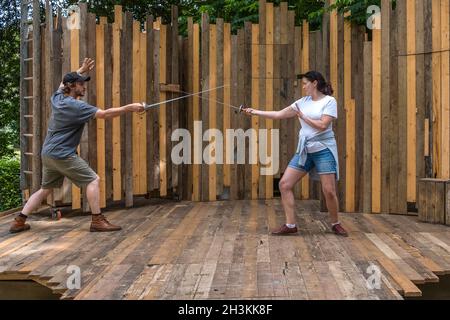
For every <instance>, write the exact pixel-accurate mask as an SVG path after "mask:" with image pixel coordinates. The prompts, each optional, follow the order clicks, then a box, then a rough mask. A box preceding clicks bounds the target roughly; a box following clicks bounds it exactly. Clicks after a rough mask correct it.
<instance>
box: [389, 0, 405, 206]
mask: <svg viewBox="0 0 450 320" xmlns="http://www.w3.org/2000/svg"><path fill="white" fill-rule="evenodd" d="M396 10H398V13H397V18H398V20H397V23H398V38H397V45H398V46H399V47H398V48H399V53H400V54H404V53H405V52H406V49H407V43H406V40H407V36H406V32H407V30H406V26H407V20H406V19H407V15H406V13H407V12H406V0H399V2H397V8H396ZM407 83H408V80H407V57H406V56H404V55H403V56H399V61H398V89H399V90H398V92H399V97H398V102H399V103H398V125H397V128H398V151H397V152H398V157H399V162H398V165H397V167H394V168H391V169H393V170H396V171H397V172H398V179H397V184H398V185H397V201H398V202H397V213H401V214H406V213H407V192H406V191H407V167H406V165H405V164H406V163H407V95H405V94H404V92H407V89H408V88H407ZM391 192H392V190H391Z"/></svg>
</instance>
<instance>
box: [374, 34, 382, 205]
mask: <svg viewBox="0 0 450 320" xmlns="http://www.w3.org/2000/svg"><path fill="white" fill-rule="evenodd" d="M372 37H373V38H372V63H373V64H372V212H373V213H380V212H381V179H380V177H381V101H380V98H381V31H380V30H373V31H372Z"/></svg>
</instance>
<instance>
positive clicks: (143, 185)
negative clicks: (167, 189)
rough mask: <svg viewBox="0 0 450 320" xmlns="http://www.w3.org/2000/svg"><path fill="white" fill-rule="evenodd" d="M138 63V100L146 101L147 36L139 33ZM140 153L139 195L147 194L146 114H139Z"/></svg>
mask: <svg viewBox="0 0 450 320" xmlns="http://www.w3.org/2000/svg"><path fill="white" fill-rule="evenodd" d="M139 59H140V62H141V73H140V77H141V81H140V82H141V83H140V94H139V97H140V100H139V101H147V72H146V71H147V61H148V54H147V34H146V33H143V32H141V33H140V57H139ZM139 116H140V117H141V118H140V124H141V127H140V132H139V135H140V139H141V140H140V144H141V145H140V152H139V172H140V173H141V175H140V176H139V193H140V194H141V195H144V194H147V189H148V188H147V183H148V181H147V171H148V170H147V114H145V113H144V114H140V115H139Z"/></svg>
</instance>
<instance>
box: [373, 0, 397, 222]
mask: <svg viewBox="0 0 450 320" xmlns="http://www.w3.org/2000/svg"><path fill="white" fill-rule="evenodd" d="M391 7H392V3H391V1H390V0H383V1H382V2H381V56H382V57H389V56H390V52H391V43H392V38H391V26H392V22H391V14H392V8H391ZM375 25H376V24H375ZM391 59H392V58H390V59H387V58H384V59H381V93H382V96H381V115H382V116H381V177H380V178H381V190H384V191H383V192H382V193H381V195H380V201H381V206H380V210H381V212H382V213H388V212H389V194H390V192H389V190H390V178H391V176H390V175H391V154H390V151H391V150H390V143H391V139H392V135H391V132H390V123H389V121H390V109H391V96H392V94H391V92H392V91H394V90H395V89H393V88H392V87H391V83H390V79H391V71H390V69H391ZM392 174H395V173H392Z"/></svg>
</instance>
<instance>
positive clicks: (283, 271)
mask: <svg viewBox="0 0 450 320" xmlns="http://www.w3.org/2000/svg"><path fill="white" fill-rule="evenodd" d="M295 214H296V218H297V221H298V224H299V233H298V234H297V235H292V236H288V237H276V236H272V235H270V229H272V228H275V227H278V226H279V225H281V224H282V223H283V222H284V213H283V207H282V205H281V201H280V199H273V200H249V201H244V200H242V201H222V202H213V203H199V202H187V201H182V202H170V201H167V200H156V199H154V200H150V201H149V202H148V203H144V204H141V205H139V206H138V207H136V208H131V209H127V210H123V209H116V210H109V211H108V212H107V213H106V216H107V217H108V219H109V220H110V221H111V222H113V223H117V224H119V225H121V226H122V227H123V230H121V231H120V232H116V233H90V232H89V224H90V217H89V216H88V215H82V214H76V213H75V214H74V213H71V214H69V215H63V218H62V219H61V220H59V221H54V220H51V219H50V217H49V215H46V214H42V213H41V214H38V215H36V216H32V217H31V218H30V224H31V227H32V229H31V230H30V231H28V232H25V233H22V234H16V235H11V234H9V233H8V228H9V224H10V220H11V219H12V216H9V217H2V218H1V219H0V280H12V279H14V280H25V279H31V280H34V281H36V282H38V283H41V284H43V285H45V286H47V287H49V288H50V289H52V290H53V291H54V292H56V293H60V294H61V295H62V299H130V300H135V299H182V300H184V299H186V300H192V299H293V300H303V299H333V300H336V299H337V300H341V299H364V300H366V299H367V300H385V299H388V300H391V299H392V300H395V299H402V296H419V295H420V294H421V291H420V289H419V288H418V287H417V285H419V284H424V283H435V282H438V281H439V276H442V275H445V274H450V232H449V230H448V227H446V226H441V225H432V224H425V223H421V222H419V221H418V219H417V217H414V216H399V215H368V214H360V213H351V214H341V217H340V219H341V221H342V223H343V225H344V226H345V227H346V228H347V230H348V231H349V232H350V236H349V237H348V238H342V237H338V236H336V235H334V234H333V233H332V231H331V229H330V225H329V220H328V215H327V213H323V212H320V211H319V203H318V202H317V201H309V200H308V201H296V204H295ZM70 266H77V267H79V268H80V271H81V279H82V281H81V283H82V285H81V288H80V289H77V288H75V289H68V288H67V280H68V279H69V276H70V275H71V274H70V273H69V272H68V268H69V267H70ZM374 268H375V269H374ZM374 270H379V271H380V272H381V274H380V281H379V287H377V288H370V286H368V281H367V279H369V277H370V276H371V275H372V274H373V271H374ZM372 279H373V278H372Z"/></svg>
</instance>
